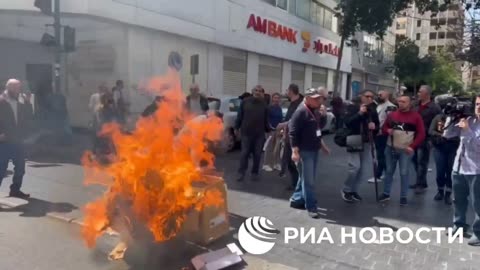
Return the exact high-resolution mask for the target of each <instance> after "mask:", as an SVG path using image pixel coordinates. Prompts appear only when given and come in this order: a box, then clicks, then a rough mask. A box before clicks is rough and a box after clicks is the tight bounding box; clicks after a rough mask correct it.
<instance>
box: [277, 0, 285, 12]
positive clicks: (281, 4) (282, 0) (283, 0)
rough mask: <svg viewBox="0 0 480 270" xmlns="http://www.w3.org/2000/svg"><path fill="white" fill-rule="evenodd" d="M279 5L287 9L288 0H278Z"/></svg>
mask: <svg viewBox="0 0 480 270" xmlns="http://www.w3.org/2000/svg"><path fill="white" fill-rule="evenodd" d="M277 7H279V8H281V9H284V10H287V8H288V0H277Z"/></svg>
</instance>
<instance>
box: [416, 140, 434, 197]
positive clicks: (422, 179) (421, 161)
mask: <svg viewBox="0 0 480 270" xmlns="http://www.w3.org/2000/svg"><path fill="white" fill-rule="evenodd" d="M430 149H431V147H430V141H429V140H428V139H425V141H424V142H423V143H422V144H421V145H420V146H419V147H418V149H417V151H415V155H414V157H413V164H414V165H415V171H416V172H417V182H416V185H417V186H418V187H423V188H427V187H428V183H427V173H428V163H429V161H430Z"/></svg>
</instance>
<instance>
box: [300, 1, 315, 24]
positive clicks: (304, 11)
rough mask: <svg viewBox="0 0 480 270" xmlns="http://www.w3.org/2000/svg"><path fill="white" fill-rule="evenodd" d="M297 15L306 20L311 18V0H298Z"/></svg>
mask: <svg viewBox="0 0 480 270" xmlns="http://www.w3.org/2000/svg"><path fill="white" fill-rule="evenodd" d="M296 2H297V3H296V11H297V16H298V17H300V18H303V19H306V20H310V3H312V2H311V1H310V0H296Z"/></svg>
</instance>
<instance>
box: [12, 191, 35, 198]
mask: <svg viewBox="0 0 480 270" xmlns="http://www.w3.org/2000/svg"><path fill="white" fill-rule="evenodd" d="M9 196H10V197H14V198H20V199H28V198H30V194H27V193H23V192H22V191H20V190H18V191H10V194H9Z"/></svg>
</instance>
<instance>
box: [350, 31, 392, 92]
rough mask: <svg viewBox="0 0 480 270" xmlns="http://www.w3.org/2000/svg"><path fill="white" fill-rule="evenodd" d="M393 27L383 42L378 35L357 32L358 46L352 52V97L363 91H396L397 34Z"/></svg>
mask: <svg viewBox="0 0 480 270" xmlns="http://www.w3.org/2000/svg"><path fill="white" fill-rule="evenodd" d="M393 30H394V29H393V28H392V27H389V28H388V29H387V31H386V34H385V36H384V37H383V40H381V39H379V38H378V37H377V36H376V35H372V34H368V33H364V32H357V33H356V34H355V40H356V41H357V42H358V46H355V47H354V48H353V52H352V96H356V94H358V93H359V92H360V91H362V90H372V91H375V92H378V91H380V90H389V91H391V92H392V93H393V92H395V91H396V89H397V84H398V81H397V79H396V77H395V76H394V73H393V71H394V68H393V63H394V58H395V33H394V31H393Z"/></svg>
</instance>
